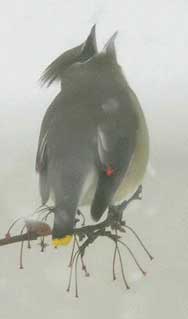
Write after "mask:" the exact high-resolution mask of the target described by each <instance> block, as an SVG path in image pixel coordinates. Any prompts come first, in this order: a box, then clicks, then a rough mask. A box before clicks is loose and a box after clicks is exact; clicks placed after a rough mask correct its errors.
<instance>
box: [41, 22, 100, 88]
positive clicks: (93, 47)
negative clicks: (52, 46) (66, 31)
mask: <svg viewBox="0 0 188 319" xmlns="http://www.w3.org/2000/svg"><path fill="white" fill-rule="evenodd" d="M96 53H97V44H96V36H95V25H94V26H93V27H92V28H91V31H90V34H89V36H88V37H87V39H86V41H85V42H83V43H82V44H80V45H78V46H77V47H74V48H72V49H70V50H67V51H66V52H64V53H63V54H61V55H60V56H59V57H58V58H56V59H55V60H54V61H53V62H52V63H51V64H50V65H49V66H48V67H47V68H46V69H45V70H44V73H43V75H42V77H41V81H42V83H43V84H47V86H50V85H51V84H52V83H53V82H54V81H57V80H60V82H61V88H62V87H63V74H64V72H65V71H66V70H67V69H68V67H69V66H71V65H72V64H73V63H75V62H84V61H86V60H88V59H89V58H91V57H92V56H93V55H94V54H96Z"/></svg>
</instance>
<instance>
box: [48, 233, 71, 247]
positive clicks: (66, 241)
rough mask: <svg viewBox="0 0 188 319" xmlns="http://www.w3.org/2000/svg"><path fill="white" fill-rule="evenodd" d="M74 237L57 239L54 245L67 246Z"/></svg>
mask: <svg viewBox="0 0 188 319" xmlns="http://www.w3.org/2000/svg"><path fill="white" fill-rule="evenodd" d="M72 237H73V236H72V235H67V236H65V237H63V238H55V239H53V240H52V244H53V246H54V247H59V246H67V245H68V244H69V243H70V242H71V240H72Z"/></svg>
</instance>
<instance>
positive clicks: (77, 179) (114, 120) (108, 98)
mask: <svg viewBox="0 0 188 319" xmlns="http://www.w3.org/2000/svg"><path fill="white" fill-rule="evenodd" d="M115 37H116V34H114V35H113V36H112V37H111V39H110V40H109V41H108V43H107V44H106V46H105V47H104V49H103V51H102V52H100V53H98V54H95V55H93V56H92V57H91V58H90V59H88V60H86V61H85V62H82V63H73V64H72V65H71V66H69V68H67V69H66V70H65V71H64V74H63V80H62V81H63V90H62V91H61V92H60V93H59V94H58V95H57V97H56V98H55V100H54V101H53V102H52V104H51V105H50V107H49V109H48V111H47V112H49V110H50V117H49V116H48V117H46V116H45V117H44V120H43V123H42V127H41V133H40V137H39V146H38V152H37V159H36V169H37V171H38V173H39V178H40V193H41V198H42V204H45V203H46V202H47V201H48V199H49V196H50V195H52V196H53V198H54V204H55V205H54V226H53V232H52V238H53V239H54V243H55V245H56V246H58V245H59V244H66V243H68V242H69V240H70V238H71V236H69V235H71V233H72V231H73V228H74V226H75V214H76V211H77V209H78V207H79V206H80V205H86V204H87V205H89V206H90V209H91V216H92V217H93V219H94V220H95V221H98V220H99V219H100V218H101V216H102V215H103V213H104V212H105V210H106V209H107V207H108V206H109V205H112V204H116V203H119V201H121V200H124V199H126V198H128V196H130V195H131V194H132V193H133V192H134V191H135V190H136V189H137V187H138V186H139V185H140V183H141V181H142V179H143V176H144V173H145V171H146V166H147V162H148V154H149V137H148V130H147V125H146V122H145V117H144V114H143V112H142V109H141V107H140V104H139V102H138V99H137V97H136V95H135V94H134V92H133V91H132V90H131V88H130V87H129V85H128V83H127V81H126V79H125V77H124V75H123V72H122V70H121V67H120V66H119V64H118V63H117V58H116V52H115V46H114V40H115Z"/></svg>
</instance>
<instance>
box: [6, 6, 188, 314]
mask: <svg viewBox="0 0 188 319" xmlns="http://www.w3.org/2000/svg"><path fill="white" fill-rule="evenodd" d="M94 23H97V39H98V46H99V48H102V46H103V44H104V43H105V41H106V40H107V39H108V38H109V36H111V35H112V33H113V32H114V31H116V30H119V35H118V38H117V42H116V47H117V52H118V59H119V62H120V64H121V65H122V67H123V69H124V72H125V74H126V77H127V79H128V81H129V83H130V85H131V86H132V88H133V89H134V90H135V92H136V93H137V95H138V97H139V99H140V101H141V104H142V106H143V110H144V112H145V114H146V118H147V122H148V126H149V131H150V139H151V155H150V165H149V167H148V173H147V175H146V177H145V180H144V197H143V200H142V201H141V202H137V203H136V202H135V203H134V204H132V205H131V207H130V208H129V209H128V210H127V222H128V223H129V224H130V225H132V226H133V227H134V228H135V229H136V230H137V231H138V233H139V234H140V235H141V237H142V238H143V240H144V241H145V242H146V244H147V246H148V248H149V249H150V250H151V251H152V254H153V255H154V256H155V259H154V261H153V262H151V263H150V262H149V260H148V259H147V256H145V254H144V252H143V251H142V249H141V248H140V246H139V245H138V244H137V243H136V241H135V240H134V239H133V237H132V236H131V235H129V236H128V234H127V235H126V238H127V241H128V242H129V243H130V247H132V249H133V250H134V251H135V254H137V257H138V258H139V260H140V262H141V263H142V264H143V266H144V268H145V270H146V271H147V276H146V277H142V276H140V273H139V271H138V270H137V269H136V266H135V265H134V263H133V262H132V261H131V259H130V257H129V256H128V254H127V252H126V251H124V250H122V252H123V260H124V264H125V271H126V276H127V280H128V282H129V284H130V285H131V289H130V290H129V291H127V290H126V289H125V288H124V285H123V282H122V279H121V273H120V268H118V267H119V266H118V265H117V273H118V279H117V281H116V282H113V281H112V265H111V261H112V256H113V246H112V244H111V243H108V241H107V240H105V239H104V240H102V239H101V240H99V241H98V242H97V243H96V245H95V246H93V247H91V248H90V250H89V251H88V254H87V257H86V261H87V264H88V268H89V271H90V273H91V277H90V278H84V276H83V275H82V273H81V271H80V275H79V288H80V298H79V299H76V298H75V297H74V285H73V289H72V292H71V294H67V293H66V292H65V289H66V285H67V279H68V268H67V264H68V256H69V253H70V248H62V249H58V250H55V249H53V248H52V247H51V246H50V247H49V248H48V249H47V252H46V253H45V254H42V253H40V248H39V246H38V245H36V243H34V244H33V245H32V246H33V249H32V250H31V251H27V250H26V251H25V253H24V266H25V268H24V270H19V269H18V257H19V252H18V249H19V245H17V244H16V245H12V246H6V247H1V248H0V318H2V319H12V318H15V319H17V318H19V319H25V318H27V319H31V318H32V319H33V318H46V319H49V318H54V319H56V318H66V319H72V318H79V319H86V318H91V319H92V318H105V319H106V318H108V319H112V318H119V319H120V318H121V319H159V318H161V319H163V318H166V319H168V318H170V319H177V318H179V319H187V318H188V110H187V109H188V82H187V76H188V72H187V71H188V2H187V1H186V0H158V1H152V0H142V1H139V0H125V1H123V0H122V1H120V0H103V1H102V0H95V1H94V0H93V1H91V0H79V1H73V0H69V1H66V0H64V1H63V0H61V1H60V0H59V1H57V0H56V1H55V0H54V1H52V0H45V1H39V0H32V1H25V0H15V1H12V0H6V1H1V2H0V150H1V151H0V154H1V157H0V212H1V213H0V237H3V236H4V234H5V231H6V229H7V228H8V226H9V224H10V222H11V221H13V220H14V218H15V217H17V216H20V215H24V216H26V215H28V214H30V213H31V212H32V211H34V209H35V208H36V207H37V206H38V205H39V203H40V199H39V195H38V180H37V176H36V174H35V171H34V162H35V153H36V148H37V142H38V134H39V129H40V123H41V120H42V117H43V115H44V112H45V110H46V108H47V107H48V105H49V103H50V101H51V100H52V99H53V98H54V97H55V95H56V93H57V92H58V86H54V87H52V88H49V89H46V88H41V87H40V84H39V81H38V79H39V77H40V75H41V72H42V71H43V70H44V68H45V67H46V66H47V65H48V64H49V63H50V62H51V61H52V60H53V59H54V58H55V57H57V56H58V55H59V54H61V53H62V52H63V51H64V50H66V49H68V48H70V47H72V46H74V45H77V44H80V43H81V42H82V41H83V40H84V39H85V38H86V36H87V34H88V33H89V30H90V28H91V26H92V24H94ZM126 238H125V239H126Z"/></svg>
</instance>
